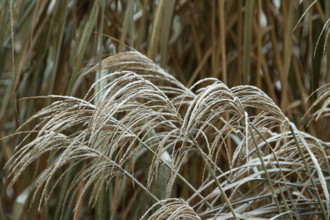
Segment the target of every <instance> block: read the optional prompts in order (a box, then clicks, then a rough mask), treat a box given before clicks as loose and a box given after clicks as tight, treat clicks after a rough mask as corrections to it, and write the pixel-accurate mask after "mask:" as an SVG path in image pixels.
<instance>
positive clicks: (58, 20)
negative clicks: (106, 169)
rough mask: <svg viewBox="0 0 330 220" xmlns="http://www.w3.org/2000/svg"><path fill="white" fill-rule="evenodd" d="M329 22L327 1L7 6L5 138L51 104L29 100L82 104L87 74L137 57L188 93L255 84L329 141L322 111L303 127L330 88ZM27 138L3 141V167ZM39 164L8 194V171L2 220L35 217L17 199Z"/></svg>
mask: <svg viewBox="0 0 330 220" xmlns="http://www.w3.org/2000/svg"><path fill="white" fill-rule="evenodd" d="M312 4H313V5H312ZM310 6H312V7H310ZM304 12H305V14H304ZM329 13H330V1H328V0H318V1H311V0H304V1H299V0H289V1H287V0H282V1H281V0H272V1H271V0H267V1H263V0H227V1H225V0H209V1H196V0H194V1H189V0H176V1H175V0H102V1H100V0H1V1H0V24H1V25H0V42H1V44H0V97H1V98H0V127H1V130H0V136H1V137H5V136H8V135H10V134H12V133H13V132H14V131H15V130H16V129H17V128H18V126H19V125H20V124H22V122H24V121H26V120H27V119H28V118H29V117H30V116H31V115H32V114H33V113H35V112H36V111H38V110H39V109H41V108H42V107H44V106H46V105H47V104H49V103H50V102H51V101H52V100H49V99H22V100H20V99H21V98H23V97H31V96H46V95H49V94H57V95H72V96H76V97H83V96H84V94H85V93H86V91H87V89H88V88H89V87H90V85H91V84H92V83H93V82H94V80H95V78H94V77H95V76H94V75H86V76H83V77H81V76H82V73H83V72H84V70H86V68H87V67H90V66H91V65H92V64H95V63H97V62H98V61H100V60H101V59H102V58H103V57H106V56H109V55H112V54H115V53H117V52H120V51H127V50H137V51H140V52H142V53H143V54H146V55H147V56H148V57H149V58H151V59H152V60H154V61H155V62H157V63H159V64H160V65H161V66H162V67H163V68H165V69H166V70H168V72H170V73H171V74H173V75H174V76H175V77H176V78H177V79H179V80H180V81H181V82H182V83H183V84H185V85H186V86H188V87H189V86H191V85H192V84H193V83H194V82H196V81H197V80H199V79H203V78H205V77H215V78H218V79H220V80H221V81H223V82H224V83H226V84H227V85H228V86H229V87H232V86H235V85H241V84H250V85H255V86H257V87H259V88H261V89H262V90H263V91H264V92H266V93H267V94H268V95H269V96H270V97H271V98H272V99H273V100H274V102H275V103H276V104H277V105H278V106H280V108H281V109H282V111H283V112H284V113H285V114H286V115H287V116H288V117H289V118H290V120H292V121H293V122H295V123H296V125H297V126H298V127H299V128H300V129H302V130H305V131H307V132H309V133H311V134H312V135H314V136H316V137H318V138H320V139H322V140H325V141H329V140H330V129H328V125H329V124H328V121H327V120H326V119H324V120H321V121H319V122H317V123H316V122H314V121H312V122H311V123H310V124H309V125H308V126H307V122H308V118H309V116H310V115H309V114H311V113H313V112H310V113H309V114H308V115H306V116H305V118H304V114H305V113H306V112H307V110H308V109H309V108H310V107H311V103H312V102H313V101H314V100H315V98H316V96H315V95H314V96H311V97H310V98H309V99H307V98H308V96H309V95H310V94H312V92H313V91H315V90H316V89H317V88H319V87H320V86H322V85H324V84H326V83H328V82H329V81H330V74H329V73H330V62H329V53H330V47H329V44H327V42H326V39H327V38H326V36H327V32H324V33H323V34H321V31H322V28H323V27H324V24H325V22H326V21H327V19H328V18H329V17H330V16H329ZM303 15H304V16H303ZM300 18H301V20H299V19H300ZM298 21H299V22H298ZM295 26H296V27H295ZM320 34H321V35H320ZM319 37H320V41H319V43H318V44H317V42H318V38H319ZM314 52H315V53H314ZM96 77H97V76H96ZM45 100H46V101H45ZM19 139H20V137H19V136H18V137H16V138H5V139H2V140H1V152H0V164H1V165H0V167H3V166H4V164H5V162H6V161H8V159H9V158H10V157H11V156H12V155H13V152H14V146H15V143H17V142H18V141H19ZM39 163H40V164H38V165H36V166H35V167H31V169H29V171H30V172H27V173H25V174H24V175H23V177H21V178H20V181H18V183H17V184H15V189H14V190H9V191H8V192H6V191H5V189H6V186H5V184H6V178H5V170H3V169H1V171H0V172H1V177H2V179H1V183H0V189H1V192H0V193H1V195H2V201H1V209H0V213H1V215H0V218H1V219H3V218H5V216H7V217H8V216H13V215H12V212H13V207H15V206H20V205H21V206H22V207H25V208H24V209H25V211H27V209H28V206H27V205H26V204H25V203H17V197H18V196H19V195H21V197H23V198H21V199H23V200H24V190H25V191H26V190H28V189H29V188H27V186H29V184H31V180H32V179H34V177H35V176H36V175H37V174H38V173H39V172H40V169H41V168H42V167H43V166H44V165H43V163H46V162H44V161H42V160H40V161H39ZM34 168H37V169H34ZM39 168H40V169H39ZM196 181H198V180H196ZM59 195H61V194H59ZM56 199H60V198H56V197H55V200H54V201H50V202H49V204H48V205H47V206H45V208H44V210H43V212H42V213H43V214H42V218H43V219H48V215H50V214H52V213H54V212H55V211H51V210H50V209H49V207H53V208H54V207H55V210H56V209H58V206H59V205H56V204H57V203H56V201H57V200H56ZM15 200H16V203H15ZM16 208H17V207H16ZM121 211H122V213H123V215H124V216H125V213H126V214H127V212H126V211H125V210H121ZM32 216H33V214H32Z"/></svg>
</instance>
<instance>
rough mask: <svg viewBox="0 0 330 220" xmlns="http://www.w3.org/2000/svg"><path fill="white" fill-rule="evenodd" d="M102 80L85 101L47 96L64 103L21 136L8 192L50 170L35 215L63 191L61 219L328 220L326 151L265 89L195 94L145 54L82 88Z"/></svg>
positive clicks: (202, 87) (208, 84)
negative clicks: (28, 173)
mask: <svg viewBox="0 0 330 220" xmlns="http://www.w3.org/2000/svg"><path fill="white" fill-rule="evenodd" d="M99 71H104V72H105V73H106V74H103V76H101V77H100V78H99V79H98V80H97V81H96V82H95V83H93V84H92V85H91V87H90V89H89V90H88V92H87V93H86V95H85V97H84V98H83V99H79V98H75V97H71V96H55V95H53V96H52V95H51V96H47V98H51V99H56V101H54V102H53V103H52V104H50V105H49V106H47V107H45V108H43V109H42V110H40V111H39V112H38V113H36V114H34V115H33V116H32V117H31V118H30V119H29V120H28V121H27V122H25V123H24V124H23V125H22V126H21V127H20V128H19V129H18V130H17V132H16V134H17V135H23V136H24V138H23V139H22V141H21V142H20V143H19V144H18V145H17V147H16V152H15V155H14V156H13V157H12V158H11V159H10V160H9V162H8V163H7V168H8V169H9V171H10V174H9V178H10V183H9V185H8V188H9V189H11V187H13V186H14V184H15V182H16V181H17V180H18V178H19V177H20V176H21V174H22V173H23V172H24V171H25V170H26V169H27V168H28V167H29V166H31V165H32V164H33V163H34V162H38V163H40V159H42V160H46V161H47V162H46V163H43V167H41V168H42V169H40V170H39V171H38V172H37V173H36V174H35V176H36V178H35V182H34V183H33V184H32V185H31V186H32V187H33V190H32V192H33V193H32V195H31V203H33V202H34V200H35V199H36V198H39V208H41V207H42V206H44V205H45V204H49V203H51V198H52V194H53V193H54V191H55V190H57V188H61V189H60V190H61V191H63V192H64V194H63V195H64V196H63V197H62V198H63V199H62V200H60V201H58V202H61V204H62V211H61V212H62V214H61V216H62V217H64V218H65V217H66V213H69V214H68V215H70V213H71V210H72V208H73V212H74V217H75V218H76V219H78V218H79V216H81V215H84V214H85V215H87V214H86V213H90V214H91V212H90V211H88V210H90V209H94V210H95V212H96V215H97V216H98V217H99V218H100V219H102V218H108V217H113V218H122V217H123V216H125V218H130V219H133V218H134V219H135V218H140V217H141V218H142V219H145V218H148V219H179V218H185V219H211V218H217V219H227V218H234V219H240V218H245V219H256V218H266V219H269V218H272V219H275V218H282V219H295V218H300V219H304V218H306V219H309V218H317V217H320V218H323V219H327V218H328V217H329V213H330V198H329V191H328V188H329V187H328V185H329V177H330V165H329V155H328V154H327V151H326V149H327V148H329V144H328V143H326V142H323V141H321V140H319V139H317V138H316V137H313V136H311V135H309V134H307V133H304V132H302V131H299V130H298V129H297V128H296V127H295V125H294V124H293V123H292V122H291V121H290V120H289V119H288V118H287V117H286V116H285V115H284V114H283V113H282V111H281V109H280V108H279V107H278V106H277V105H275V103H274V102H273V101H272V99H271V98H269V97H268V96H267V95H266V94H265V93H264V92H262V91H261V90H260V89H258V88H257V87H254V86H247V85H246V86H236V87H232V88H228V87H227V85H225V84H224V83H222V82H221V81H220V80H218V79H216V78H207V79H203V80H200V81H198V82H197V83H195V84H194V85H192V86H191V87H190V88H187V87H185V86H184V85H183V84H182V83H180V82H179V81H178V80H177V79H175V78H174V77H173V76H172V75H170V74H168V73H167V72H166V71H164V70H163V69H162V68H160V67H159V66H158V65H156V64H154V63H153V62H152V61H151V60H150V59H148V58H147V57H145V56H143V55H142V54H140V53H138V52H125V53H119V54H116V55H114V56H110V57H108V58H105V59H103V60H102V61H101V62H100V63H98V64H96V65H95V66H93V67H92V68H90V69H89V70H88V71H87V72H86V73H85V74H84V76H87V75H90V74H97V73H99ZM40 98H45V97H40ZM33 122H34V123H35V124H36V125H35V126H34V127H33V128H32V129H25V128H26V127H27V128H28V127H29V126H28V125H29V124H33ZM164 168H166V169H165V170H164ZM163 172H168V174H167V175H166V176H167V177H168V178H164V181H165V184H164V183H163V184H158V183H157V179H158V178H161V176H162V175H163V176H164V173H163ZM62 182H68V184H66V185H65V184H61V183H62ZM159 187H161V189H159ZM160 190H161V191H164V192H165V193H161V194H159V193H156V192H159V191H160ZM132 195H133V196H132ZM87 205H88V206H87ZM133 206H134V209H130V207H133ZM87 207H89V208H87ZM102 207H103V208H102ZM86 209H87V210H86Z"/></svg>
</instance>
